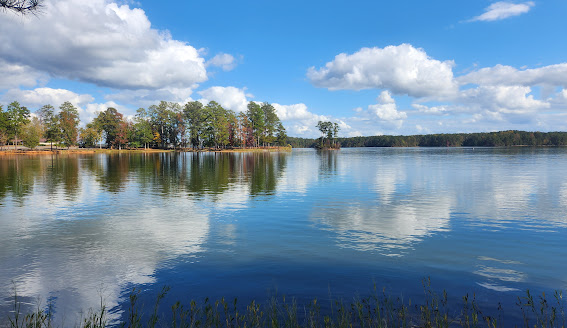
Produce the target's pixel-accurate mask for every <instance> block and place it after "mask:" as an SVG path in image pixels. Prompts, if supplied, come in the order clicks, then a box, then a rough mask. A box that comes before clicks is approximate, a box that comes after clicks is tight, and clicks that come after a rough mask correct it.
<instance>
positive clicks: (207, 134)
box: [0, 101, 287, 149]
mask: <svg viewBox="0 0 567 328" xmlns="http://www.w3.org/2000/svg"><path fill="white" fill-rule="evenodd" d="M79 124H80V120H79V112H78V110H77V108H76V107H75V106H73V104H71V103H70V102H65V103H63V104H62V105H61V106H60V107H59V111H56V110H55V108H54V107H53V106H51V105H45V106H43V107H41V108H40V109H38V110H37V111H36V112H35V115H33V116H32V115H31V113H30V111H29V109H27V108H26V107H25V106H21V105H20V104H19V103H18V102H16V101H14V102H12V103H10V104H9V105H8V106H7V108H6V111H4V110H3V108H2V106H1V105H0V147H3V146H4V145H6V144H8V143H9V142H10V141H11V142H12V144H13V145H14V148H15V149H17V145H18V143H19V141H22V143H23V145H24V146H26V147H28V148H32V149H33V148H35V147H37V146H38V145H39V143H40V140H41V139H44V140H45V141H46V142H48V143H50V144H51V147H53V145H55V146H56V147H57V146H58V145H62V146H64V147H67V148H69V147H71V146H75V145H79V146H81V147H96V146H98V147H102V144H103V143H104V144H105V146H106V147H108V148H111V149H122V148H142V147H143V148H146V149H147V148H162V149H165V148H176V149H178V148H188V147H191V148H194V149H202V148H204V147H214V148H232V147H261V146H273V145H285V144H286V142H287V135H286V130H285V128H284V126H283V124H282V123H281V121H280V119H279V117H278V115H277V114H276V110H275V108H274V107H273V106H272V105H271V104H269V103H262V104H258V103H255V102H250V103H248V106H247V111H246V112H240V113H236V112H234V111H232V110H227V109H225V108H223V107H222V106H221V105H220V104H218V103H217V102H215V101H211V102H209V103H208V104H206V105H204V104H202V103H200V102H198V101H192V102H188V103H187V104H185V105H184V106H182V105H180V104H178V103H173V102H166V101H161V102H160V103H159V104H157V105H152V106H149V107H148V108H147V109H145V108H140V109H138V110H137V111H136V115H135V116H134V117H133V118H132V119H128V118H126V117H125V116H124V114H122V113H120V112H119V111H118V110H117V109H115V108H112V107H109V108H108V109H106V110H105V111H102V112H99V113H97V115H96V116H95V118H94V119H93V120H92V121H91V122H89V123H87V124H86V125H85V126H84V127H83V128H80V127H79Z"/></svg>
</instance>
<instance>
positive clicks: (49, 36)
mask: <svg viewBox="0 0 567 328" xmlns="http://www.w3.org/2000/svg"><path fill="white" fill-rule="evenodd" d="M32 19H33V18H32ZM0 30H2V33H1V34H0V43H1V44H2V47H0V56H1V57H2V58H3V59H4V60H5V61H7V62H8V63H10V64H12V65H20V66H25V67H30V68H32V69H34V70H37V71H41V72H45V73H48V74H49V75H51V76H55V77H61V78H67V79H73V80H78V81H82V82H90V83H94V84H96V85H99V86H104V87H113V88H119V89H123V88H125V89H138V88H142V89H143V88H145V89H159V88H164V87H166V86H167V87H170V86H171V87H187V86H190V85H193V84H195V83H198V82H202V81H205V80H206V79H207V72H206V68H205V60H204V59H203V58H202V57H201V56H200V54H199V52H198V50H197V49H195V48H194V47H192V46H191V45H189V44H187V43H185V42H182V41H177V40H173V39H172V38H171V36H170V35H169V33H168V32H167V31H159V30H157V29H153V28H152V27H151V23H150V21H149V20H148V18H147V16H146V14H145V12H144V11H143V10H141V9H137V8H130V7H129V6H128V5H118V4H116V3H114V2H111V1H110V0H92V1H82V0H58V1H55V0H47V1H46V3H45V9H44V13H43V14H42V16H41V19H37V20H33V21H32V20H30V21H26V22H21V20H20V19H16V18H12V19H2V20H0Z"/></svg>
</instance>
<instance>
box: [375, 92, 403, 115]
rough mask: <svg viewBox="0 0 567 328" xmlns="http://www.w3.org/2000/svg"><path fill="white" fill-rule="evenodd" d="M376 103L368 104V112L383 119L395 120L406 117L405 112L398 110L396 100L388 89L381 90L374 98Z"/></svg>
mask: <svg viewBox="0 0 567 328" xmlns="http://www.w3.org/2000/svg"><path fill="white" fill-rule="evenodd" d="M376 100H378V104H375V105H370V106H368V112H369V113H371V114H372V115H374V116H376V117H377V118H379V119H381V120H384V121H397V120H403V119H405V118H407V114H406V113H405V112H399V111H398V109H397V106H396V102H395V101H394V99H393V98H392V95H390V93H389V92H388V91H382V93H380V96H378V98H377V99H376Z"/></svg>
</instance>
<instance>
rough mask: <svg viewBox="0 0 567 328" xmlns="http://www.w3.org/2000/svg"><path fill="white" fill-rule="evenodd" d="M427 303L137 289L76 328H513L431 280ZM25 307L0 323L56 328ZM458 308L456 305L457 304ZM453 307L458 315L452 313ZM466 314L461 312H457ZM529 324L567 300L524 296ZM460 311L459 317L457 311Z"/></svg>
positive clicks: (560, 309)
mask: <svg viewBox="0 0 567 328" xmlns="http://www.w3.org/2000/svg"><path fill="white" fill-rule="evenodd" d="M423 286H424V296H425V297H424V300H423V301H422V303H420V304H413V303H412V302H411V300H408V301H404V300H403V299H401V298H392V297H391V296H389V295H388V294H386V293H385V292H384V290H382V291H381V292H379V291H378V290H377V289H376V287H374V289H373V292H372V295H371V296H368V297H365V298H355V299H353V300H352V301H351V302H344V301H340V300H331V301H326V302H330V303H327V304H326V305H325V310H321V303H320V302H319V301H318V300H317V299H314V300H312V301H310V302H308V303H307V304H298V303H297V301H296V300H295V299H289V298H286V297H285V296H282V297H273V298H271V299H270V300H269V301H268V302H266V303H262V304H260V303H258V302H256V301H252V302H250V303H249V304H248V305H246V306H245V307H243V306H240V305H239V304H238V299H236V298H235V299H231V300H227V299H225V298H221V299H219V300H216V301H211V300H209V299H208V298H206V299H204V301H203V302H196V301H190V302H189V303H188V304H183V303H181V302H175V303H173V304H170V305H169V306H166V305H163V304H162V303H163V300H164V298H165V296H166V294H167V293H168V291H169V288H168V287H164V288H163V290H162V291H161V292H160V293H159V294H158V296H157V298H156V300H155V303H154V304H153V305H152V306H151V307H150V308H145V307H144V305H143V304H141V303H140V290H138V289H134V290H132V292H131V293H130V294H129V297H128V302H129V304H128V309H127V310H126V312H125V313H124V314H123V315H122V320H123V321H121V322H113V323H109V322H108V319H107V317H108V312H107V308H106V306H105V305H104V303H103V302H102V300H101V304H100V308H99V309H96V310H89V311H88V312H87V313H86V314H84V315H81V316H80V317H79V319H78V321H77V322H76V323H74V325H73V327H80V328H102V327H108V326H116V327H131V328H136V327H151V328H155V327H174V328H177V327H187V328H189V327H195V328H197V327H227V328H229V327H271V328H280V327H282V328H284V327H285V328H294V327H337V328H342V327H345V328H346V327H369V328H371V327H511V326H514V325H513V324H511V323H508V324H507V323H506V322H503V320H502V317H503V314H504V309H503V308H502V306H501V305H500V304H498V310H497V311H496V312H497V313H496V314H494V313H493V314H492V315H486V314H484V313H483V311H482V310H481V309H480V308H479V306H478V303H477V301H476V298H475V295H474V294H473V295H472V296H471V295H465V296H464V297H463V298H462V303H461V304H456V307H455V306H451V307H450V306H449V305H450V304H449V298H448V296H447V293H446V292H445V291H443V292H442V293H441V294H437V293H435V292H434V291H433V289H432V288H431V285H430V281H429V280H428V279H427V280H424V283H423ZM21 305H22V303H21V302H20V301H19V299H18V296H17V295H15V296H14V302H13V311H12V312H11V313H10V315H9V316H8V317H7V318H2V319H1V320H0V327H10V328H24V327H25V328H51V327H55V325H54V321H53V318H52V307H51V305H48V306H47V307H46V308H45V309H42V308H39V307H38V308H37V309H36V310H35V311H32V312H30V313H25V314H24V313H22V312H21ZM453 305H455V304H453ZM449 308H451V309H452V310H449ZM456 308H457V309H460V310H455V309H456ZM513 310H514V311H519V312H520V313H521V317H522V318H523V320H522V321H521V322H520V323H515V325H518V324H519V325H520V327H542V328H543V327H565V324H566V321H565V311H564V310H565V300H563V295H562V292H560V291H556V292H555V293H554V295H552V296H551V297H547V296H546V295H545V293H542V294H541V295H538V296H535V295H533V294H532V293H531V292H530V291H529V290H528V291H526V293H525V295H524V296H521V297H518V299H517V301H516V309H513ZM455 311H456V312H455Z"/></svg>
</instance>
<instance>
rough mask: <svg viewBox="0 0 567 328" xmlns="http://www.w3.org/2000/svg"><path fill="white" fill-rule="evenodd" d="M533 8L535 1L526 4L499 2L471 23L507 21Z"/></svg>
mask: <svg viewBox="0 0 567 328" xmlns="http://www.w3.org/2000/svg"><path fill="white" fill-rule="evenodd" d="M533 6H535V3H534V2H533V1H527V2H524V3H513V2H506V1H499V2H495V3H493V4H491V5H490V6H488V7H486V9H485V11H484V13H483V14H482V15H480V16H476V17H474V18H472V19H471V20H470V21H471V22H474V21H485V22H490V21H497V20H502V19H506V18H509V17H513V16H519V15H521V14H525V13H527V12H528V11H530V9H531V8H532V7H533Z"/></svg>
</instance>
